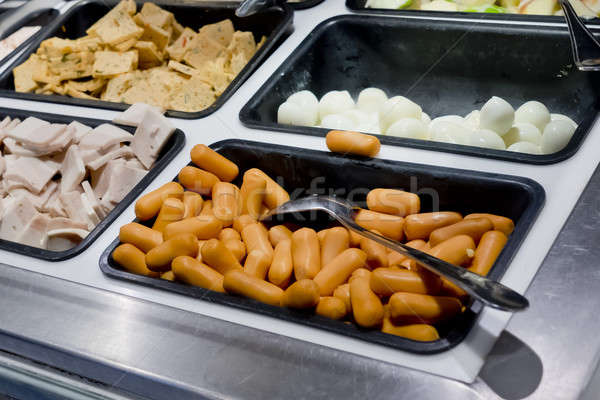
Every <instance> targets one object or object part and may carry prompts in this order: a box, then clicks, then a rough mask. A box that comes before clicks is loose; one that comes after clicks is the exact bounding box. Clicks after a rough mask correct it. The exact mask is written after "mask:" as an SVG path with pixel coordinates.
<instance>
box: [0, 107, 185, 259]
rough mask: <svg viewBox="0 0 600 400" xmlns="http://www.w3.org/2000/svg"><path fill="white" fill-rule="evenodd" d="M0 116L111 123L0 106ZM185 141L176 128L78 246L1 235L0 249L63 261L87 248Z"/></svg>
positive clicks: (182, 134)
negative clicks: (41, 244) (44, 245)
mask: <svg viewBox="0 0 600 400" xmlns="http://www.w3.org/2000/svg"><path fill="white" fill-rule="evenodd" d="M0 116H1V117H2V118H4V117H5V116H9V117H11V118H19V119H21V120H24V119H25V118H27V117H36V118H40V119H43V120H45V121H48V122H51V123H58V124H69V123H71V122H72V121H79V122H81V123H82V124H85V125H88V126H90V127H92V128H95V127H96V126H98V125H101V124H105V123H110V124H112V122H110V121H103V120H99V119H90V118H81V117H70V116H65V115H56V114H46V113H40V112H34V111H23V110H14V109H10V108H0ZM113 125H115V126H118V127H120V128H122V129H125V130H126V131H128V132H130V133H131V134H133V133H134V131H135V128H132V127H129V126H122V125H118V124H113ZM184 145H185V134H184V133H183V132H182V131H181V130H179V129H177V130H176V131H175V132H174V133H173V135H172V136H171V138H169V140H168V141H167V143H166V144H165V147H164V148H163V150H162V151H161V153H160V155H159V157H158V159H157V160H156V162H155V163H154V166H152V168H151V169H150V170H149V171H148V172H147V173H146V175H145V176H144V177H143V178H142V180H141V181H139V182H138V184H137V185H135V186H134V187H133V189H131V191H130V192H129V193H128V194H127V196H125V198H124V199H123V200H121V202H120V203H118V204H117V205H116V206H115V208H113V209H112V210H111V211H110V213H108V215H107V216H106V218H104V219H103V220H102V221H100V223H98V225H96V227H94V229H93V230H92V231H91V232H90V233H89V234H88V235H87V236H86V238H85V239H83V240H82V241H81V243H79V244H78V245H77V246H75V247H73V248H71V249H69V250H65V251H51V250H45V249H40V248H37V247H32V246H26V245H23V244H20V243H16V242H11V241H7V240H1V239H0V249H2V250H7V251H12V252H14V253H19V254H23V255H26V256H30V257H35V258H40V259H42V260H47V261H62V260H66V259H68V258H71V257H74V256H76V255H77V254H79V253H81V252H82V251H84V250H85V249H86V248H88V247H89V246H90V245H91V244H92V243H93V242H94V240H96V239H97V238H98V236H100V234H101V233H102V232H104V230H105V229H106V228H108V226H109V225H110V224H111V223H112V222H113V221H114V220H115V219H116V218H117V217H118V216H119V215H120V214H121V213H122V212H123V211H124V210H125V209H126V208H127V206H129V204H131V202H132V201H133V200H135V199H136V198H137V197H138V196H139V195H140V193H142V192H143V191H144V189H145V188H146V187H147V186H148V185H149V184H150V183H152V181H153V180H154V178H156V176H157V175H158V174H159V173H160V172H161V171H162V170H163V169H164V168H165V167H166V166H167V165H168V164H169V162H170V161H171V160H173V158H175V156H176V155H177V154H178V153H179V152H180V151H181V149H183V146H184Z"/></svg>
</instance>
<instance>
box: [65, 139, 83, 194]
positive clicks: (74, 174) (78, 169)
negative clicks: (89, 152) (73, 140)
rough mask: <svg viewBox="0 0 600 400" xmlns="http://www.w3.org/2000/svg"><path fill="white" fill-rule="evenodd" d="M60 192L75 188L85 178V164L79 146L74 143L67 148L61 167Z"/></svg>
mask: <svg viewBox="0 0 600 400" xmlns="http://www.w3.org/2000/svg"><path fill="white" fill-rule="evenodd" d="M60 174H61V179H60V192H61V193H66V192H71V191H73V190H75V189H76V188H77V187H78V186H79V185H80V184H81V181H82V180H83V178H85V165H83V160H82V159H81V155H80V154H79V146H76V145H73V146H70V147H69V150H67V154H66V155H65V159H64V160H63V163H62V165H61V167H60Z"/></svg>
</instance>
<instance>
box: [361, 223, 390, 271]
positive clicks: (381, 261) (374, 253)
mask: <svg viewBox="0 0 600 400" xmlns="http://www.w3.org/2000/svg"><path fill="white" fill-rule="evenodd" d="M373 232H374V233H377V234H379V232H377V231H373ZM360 249H361V250H362V251H364V252H365V253H366V254H367V265H368V266H369V268H370V269H376V268H387V266H388V252H387V247H385V246H384V245H382V244H379V243H377V242H376V241H374V240H371V239H369V238H366V237H363V238H362V240H361V241H360Z"/></svg>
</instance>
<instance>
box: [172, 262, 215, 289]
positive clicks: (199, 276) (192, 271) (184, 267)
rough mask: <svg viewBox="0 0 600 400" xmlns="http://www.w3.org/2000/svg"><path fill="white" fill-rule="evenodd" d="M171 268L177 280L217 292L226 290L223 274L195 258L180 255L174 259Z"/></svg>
mask: <svg viewBox="0 0 600 400" xmlns="http://www.w3.org/2000/svg"><path fill="white" fill-rule="evenodd" d="M171 268H172V270H173V273H174V274H175V276H176V277H177V280H180V281H182V282H184V283H187V284H188V285H194V286H199V287H202V288H205V289H209V290H213V291H215V292H221V293H224V292H225V290H224V289H223V275H221V274H220V273H218V272H217V271H215V270H214V269H212V268H210V267H209V266H207V265H205V264H203V263H201V262H200V261H198V260H196V259H194V258H191V257H187V256H179V257H177V258H176V259H174V260H173V263H172V264H171Z"/></svg>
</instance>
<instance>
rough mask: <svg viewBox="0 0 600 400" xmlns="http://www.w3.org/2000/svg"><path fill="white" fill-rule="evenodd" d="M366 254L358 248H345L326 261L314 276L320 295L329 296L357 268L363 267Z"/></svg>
mask: <svg viewBox="0 0 600 400" xmlns="http://www.w3.org/2000/svg"><path fill="white" fill-rule="evenodd" d="M366 261H367V254H366V253H365V252H364V251H362V250H359V249H354V248H352V249H346V250H344V251H343V252H341V253H340V254H338V255H337V256H336V257H335V258H334V259H333V260H331V261H330V262H329V263H327V264H326V265H325V266H324V267H323V268H322V269H321V270H320V271H319V273H317V275H316V276H315V278H314V281H315V283H316V284H317V285H318V286H319V293H320V295H321V296H330V295H331V294H332V293H333V291H334V290H335V289H336V288H337V287H339V286H340V285H341V284H343V283H344V282H346V281H347V280H348V278H349V277H350V275H352V273H353V272H354V271H356V270H357V269H358V268H361V267H364V266H365V263H366Z"/></svg>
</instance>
